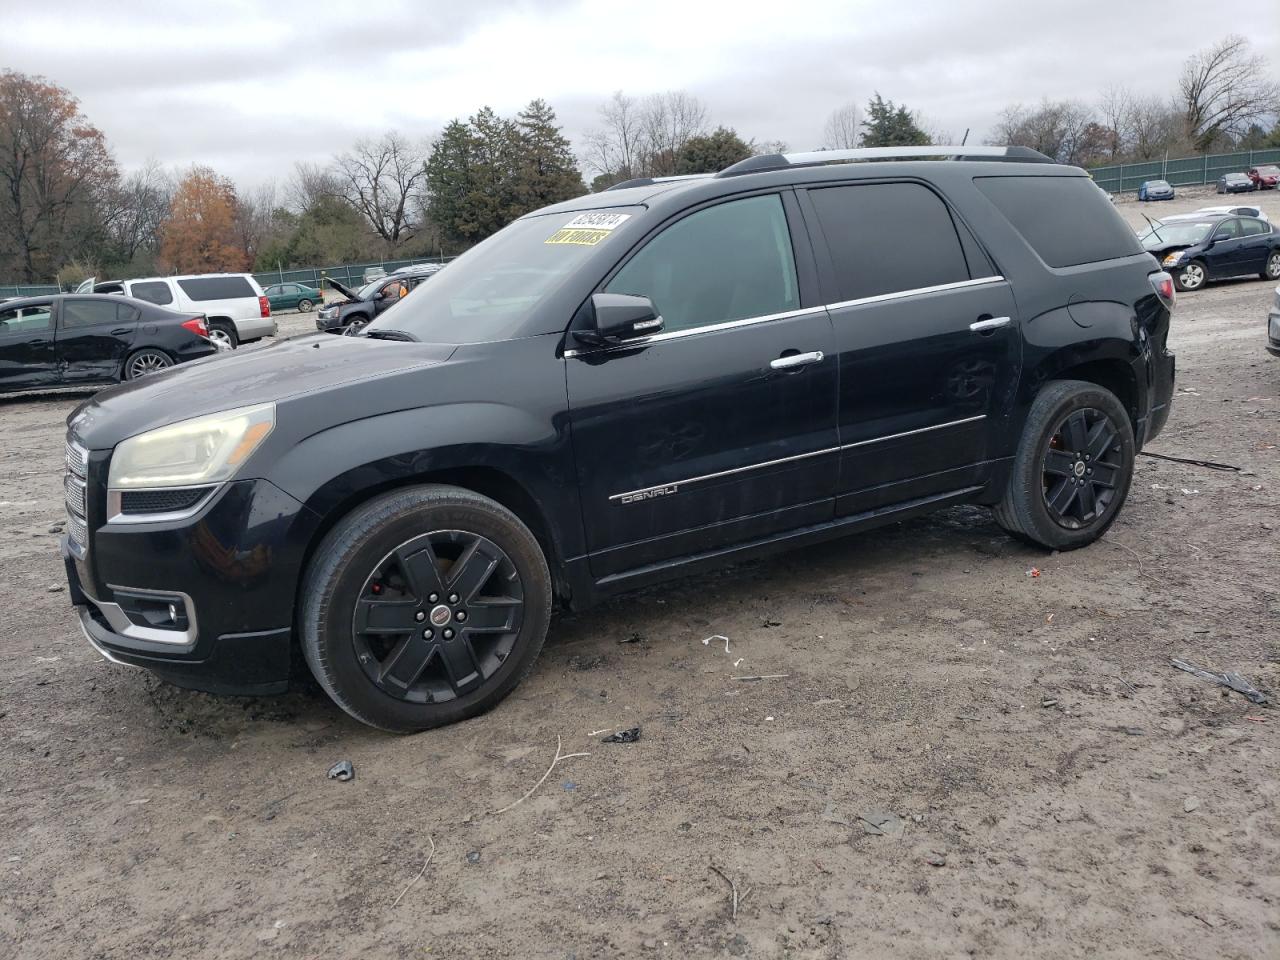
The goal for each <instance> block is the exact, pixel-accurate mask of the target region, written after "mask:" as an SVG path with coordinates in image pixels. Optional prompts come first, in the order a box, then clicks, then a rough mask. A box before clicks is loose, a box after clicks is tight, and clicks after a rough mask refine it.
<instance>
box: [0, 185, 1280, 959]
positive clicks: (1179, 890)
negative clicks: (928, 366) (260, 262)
mask: <svg viewBox="0 0 1280 960" xmlns="http://www.w3.org/2000/svg"><path fill="white" fill-rule="evenodd" d="M1190 203H1191V201H1190V200H1187V201H1180V203H1179V205H1180V206H1181V205H1186V204H1190ZM1273 205H1274V206H1276V207H1280V204H1273ZM1171 206H1172V205H1167V206H1166V207H1165V210H1168V209H1169V207H1171ZM1123 212H1124V213H1125V215H1126V217H1128V218H1130V219H1133V218H1134V217H1135V216H1136V213H1135V205H1129V204H1126V205H1124V207H1123ZM1273 216H1280V209H1277V210H1276V214H1273ZM1271 296H1272V293H1271V288H1270V286H1268V285H1266V284H1263V283H1261V282H1259V281H1256V280H1250V281H1239V282H1232V283H1227V284H1221V285H1217V286H1214V287H1211V288H1209V289H1207V290H1205V291H1203V292H1201V293H1198V294H1194V295H1184V296H1183V297H1182V298H1181V300H1180V303H1179V305H1178V308H1177V311H1176V317H1175V320H1174V329H1173V335H1172V338H1171V340H1172V346H1173V348H1174V349H1175V350H1176V352H1177V354H1178V361H1179V375H1178V392H1177V397H1176V407H1175V412H1174V415H1173V419H1172V421H1171V423H1170V425H1169V427H1168V429H1167V431H1166V432H1165V434H1164V435H1163V436H1161V437H1160V438H1159V439H1158V440H1157V441H1156V442H1155V443H1154V445H1153V446H1152V447H1151V449H1152V450H1154V451H1156V452H1162V453H1167V454H1172V455H1177V456H1185V457H1196V458H1208V459H1212V460H1216V461H1222V462H1225V463H1230V464H1236V465H1239V466H1240V467H1242V468H1243V470H1242V472H1239V473H1236V472H1218V471H1212V470H1206V469H1203V468H1199V467H1193V466H1184V465H1181V464H1176V463H1169V462H1165V461H1159V460H1154V459H1148V458H1141V460H1140V463H1139V467H1138V474H1137V479H1136V482H1135V484H1134V487H1133V492H1132V495H1131V497H1130V501H1129V503H1128V506H1127V507H1126V509H1125V511H1124V513H1123V515H1122V516H1121V518H1120V520H1119V522H1118V523H1117V524H1116V525H1115V527H1114V528H1113V530H1112V531H1111V532H1110V533H1109V534H1108V535H1107V537H1106V538H1105V539H1104V540H1103V541H1102V542H1100V543H1098V544H1096V545H1094V546H1093V547H1091V548H1088V549H1085V550H1081V551H1078V552H1075V553H1070V554H1062V555H1057V556H1053V555H1049V554H1046V553H1043V552H1039V551H1036V550H1033V549H1029V548H1027V547H1024V546H1020V545H1019V544H1017V543H1015V542H1013V541H1012V540H1010V539H1009V538H1007V537H1006V536H1005V535H1004V534H1003V533H1002V532H1001V531H1000V530H999V529H998V528H997V527H996V526H995V524H994V523H993V522H992V520H991V519H990V517H989V516H988V515H987V513H986V512H984V511H982V510H978V509H968V508H964V509H953V510H950V511H947V512H945V513H942V514H938V515H936V516H933V517H931V518H927V519H922V520H916V521H913V522H910V523H905V524H901V525H899V526H895V527H891V528H888V529H885V530H881V531H879V532H875V533H871V534H868V535H865V536H862V537H857V538H853V539H849V540H845V541H842V542H837V543H832V544H828V545H826V546H822V547H820V548H815V549H810V550H806V551H803V552H799V553H793V554H788V555H785V556H781V557H778V558H776V559H772V560H769V561H765V562H758V563H751V564H747V565H744V566H739V567H737V568H734V569H731V570H726V571H724V572H721V573H718V574H715V575H710V576H703V577H699V578H697V579H693V580H688V581H685V582H681V583H677V584H675V585H672V586H668V587H664V588H661V589H655V590H650V591H648V592H645V593H642V594H639V595H635V596H631V597H628V598H625V599H621V600H618V601H616V602H614V603H612V604H610V605H608V606H606V607H604V608H602V609H598V610H594V611H591V612H589V613H585V614H580V615H577V616H565V617H561V618H559V619H558V620H557V621H556V622H555V623H554V625H553V628H552V633H551V637H550V639H549V641H548V644H547V647H546V649H545V652H544V653H543V656H542V660H541V662H540V664H539V667H538V668H537V669H536V671H535V672H534V674H533V676H532V677H531V678H530V679H529V680H528V681H527V682H526V683H525V684H524V685H523V686H522V687H521V688H520V689H519V690H518V691H517V692H516V693H515V695H513V696H512V697H511V698H510V699H509V700H507V701H506V702H505V703H503V704H502V705H501V706H500V707H499V708H498V709H496V710H495V711H493V712H492V713H490V714H488V715H487V716H484V717H482V718H480V719H477V720H474V721H471V722H469V723H465V724H462V725H459V726H455V727H452V728H449V729H444V730H439V731H435V732H431V733H427V734H423V735H420V736H416V737H406V738H396V737H390V736H386V735H383V734H379V733H376V732H373V731H370V730H367V729H364V728H362V727H360V726H359V725H357V724H356V723H355V722H354V721H352V720H350V719H348V718H347V717H346V715H345V714H343V713H342V712H340V711H339V710H337V709H336V708H335V707H333V706H332V705H331V704H330V703H329V702H328V701H327V700H326V699H325V698H324V697H323V695H322V694H321V693H320V692H319V691H318V689H317V688H315V687H314V686H313V685H310V684H305V683H303V684H299V685H298V686H297V688H296V689H295V690H294V691H293V692H291V693H289V694H287V695H284V696H281V697H275V698H269V699H257V700H253V699H233V698H217V697H212V696H207V695H202V694H197V693H191V692H187V691H184V690H179V689H176V688H174V687H170V686H168V685H166V684H164V683H161V682H160V681H158V680H156V679H154V678H152V677H150V676H149V675H148V674H146V673H142V672H138V671H134V670H130V669H126V668H122V667H117V666H113V665H111V664H108V663H104V662H103V661H102V660H101V659H100V658H99V657H98V656H97V655H96V654H95V653H94V652H93V651H92V650H91V649H90V648H89V647H88V645H87V644H86V643H85V642H84V640H83V639H82V638H81V636H80V633H79V630H78V629H77V628H76V626H75V621H74V619H73V616H72V613H71V610H70V609H69V607H68V602H67V593H66V591H65V589H60V584H61V583H62V570H61V565H60V563H59V560H58V557H57V550H56V546H57V544H56V541H57V537H56V535H55V534H54V533H51V532H49V527H50V526H51V525H52V524H54V523H55V521H57V520H58V519H59V518H60V517H61V516H62V507H61V501H60V493H61V486H60V473H61V469H62V435H63V425H62V424H63V418H64V417H65V416H66V414H67V413H68V411H69V410H70V409H71V408H72V407H73V405H74V404H75V403H76V402H77V400H78V399H79V398H77V397H74V396H70V397H69V396H56V397H50V396H46V397H36V398H22V399H8V400H3V401H0V430H2V436H3V438H4V444H3V448H2V452H0V479H2V480H3V486H4V489H3V500H0V562H2V563H3V564H4V567H5V575H4V577H3V584H2V585H0V610H2V611H3V613H2V614H0V616H2V617H3V623H4V629H3V634H2V636H3V644H2V647H0V664H2V667H3V669H2V671H0V743H3V745H4V754H3V755H4V763H3V765H2V766H0V956H7V957H8V956H16V957H22V958H35V957H53V958H129V960H137V958H152V957H181V958H214V957H218V958H222V957H249V956H253V957H277V956H278V957H290V958H294V957H297V958H308V957H327V958H345V957H357V956H358V957H384V956H385V957H404V958H410V957H412V958H423V957H447V958H452V957H462V958H471V957H475V958H490V957H521V958H542V957H547V958H568V957H576V958H587V957H617V956H628V957H630V956H669V957H680V958H684V957H719V956H725V955H728V956H735V957H737V956H742V957H804V958H809V957H824V958H835V957H872V956H894V957H898V958H902V957H963V956H968V955H973V956H980V957H992V956H998V957H1017V958H1024V957H1029V956H1037V957H1096V956H1104V955H1105V956H1108V957H1133V958H1138V957H1141V958H1153V957H1159V958H1164V957H1178V958H1188V960H1192V958H1194V960H1204V958H1211V957H1212V958H1217V957H1240V958H1245V957H1248V958H1256V957H1263V956H1273V957H1274V956H1278V955H1280V869H1278V865H1280V816H1278V815H1277V799H1278V797H1280V753H1278V752H1277V748H1278V746H1280V714H1277V712H1276V711H1275V710H1273V709H1267V708H1264V707H1258V706H1254V705H1252V704H1250V703H1249V702H1247V701H1246V700H1245V699H1244V698H1243V697H1241V696H1240V695H1238V694H1235V693H1229V692H1224V691H1223V690H1222V689H1221V688H1219V687H1216V686H1214V685H1212V684H1209V683H1206V682H1205V681H1203V680H1200V679H1196V678H1195V677H1192V676H1190V675H1188V674H1185V673H1181V672H1179V671H1176V670H1174V669H1172V668H1171V667H1170V665H1169V659H1170V658H1171V657H1183V658H1186V659H1188V660H1192V661H1195V662H1197V663H1200V664H1204V665H1209V666H1212V667H1215V668H1219V669H1229V670H1236V671H1239V672H1240V673H1242V674H1244V675H1245V676H1246V677H1249V678H1250V679H1252V680H1253V681H1254V682H1255V683H1256V684H1258V685H1259V686H1260V687H1263V688H1269V689H1270V690H1271V691H1272V693H1273V696H1275V695H1277V694H1280V628H1278V624H1280V549H1278V546H1277V544H1278V543H1280V533H1278V528H1280V508H1278V504H1280V452H1278V451H1277V444H1280V360H1276V359H1273V358H1271V357H1269V356H1268V355H1267V354H1266V353H1265V352H1264V350H1263V347H1262V342H1263V318H1264V316H1265V313H1266V308H1267V303H1268V301H1269V299H1270V297H1271ZM308 323H310V318H306V317H298V318H294V319H291V320H289V321H288V322H287V323H286V325H285V326H286V328H287V329H291V328H296V329H297V330H298V331H301V330H305V329H306V327H307V324H308ZM1032 568H1037V569H1038V570H1039V571H1040V572H1039V576H1032V575H1030V574H1029V571H1031V570H1032ZM713 634H719V635H722V636H725V637H728V638H729V641H728V650H727V652H726V644H725V642H724V641H723V640H720V639H715V640H712V641H711V642H710V643H706V644H704V643H703V639H704V638H707V637H709V636H711V635H713ZM773 674H781V675H783V676H780V677H777V678H775V679H767V680H760V681H755V682H749V681H748V682H743V681H737V680H734V679H732V678H733V677H735V676H742V675H773ZM636 725H639V726H640V727H641V728H642V731H643V732H642V736H641V739H640V741H639V742H638V743H633V744H624V745H617V744H602V743H601V742H600V738H601V736H603V735H604V734H605V733H608V732H609V731H610V730H613V729H618V728H627V727H632V726H636ZM558 740H559V741H560V742H562V743H563V750H564V752H565V753H587V754H588V756H583V757H576V758H573V759H570V760H566V761H564V762H562V763H560V764H559V765H557V766H556V768H555V769H554V770H553V771H552V772H551V775H550V776H549V777H547V779H546V781H545V782H544V783H543V784H542V786H541V787H540V788H539V789H538V790H536V791H535V792H534V793H533V795H532V796H530V797H529V798H528V799H527V800H525V801H524V802H522V803H520V804H518V805H517V806H515V807H513V808H511V809H510V810H508V811H506V812H504V813H495V812H494V811H495V810H498V809H500V808H502V807H506V806H508V805H509V804H511V803H512V802H513V801H514V800H516V799H517V798H519V797H521V795H522V794H524V793H525V792H526V791H527V790H529V788H530V787H532V786H533V785H534V784H535V783H536V782H537V781H538V779H539V778H540V777H542V776H543V774H544V772H545V771H546V770H547V768H548V764H549V763H550V762H551V759H552V757H553V755H554V754H555V752H556V746H557V741H558ZM341 759H350V760H351V761H352V762H353V763H354V764H355V768H356V772H357V775H356V779H355V780H354V781H352V782H349V783H340V782H337V781H331V780H327V779H326V778H325V772H326V770H327V769H328V768H329V766H330V765H331V764H333V763H334V762H335V761H337V760H341ZM872 822H874V823H878V824H881V828H880V829H879V830H878V831H877V830H876V829H875V828H871V827H869V823H872ZM432 843H434V851H435V852H434V855H433V856H432V857H431V860H430V862H429V863H426V861H427V858H428V854H429V852H430V851H431V849H432ZM424 863H426V866H425V870H424ZM713 865H714V866H715V867H717V868H719V870H721V871H723V874H724V877H727V878H729V879H728V880H726V879H725V878H724V877H722V876H721V875H719V874H717V873H716V872H714V871H713V870H712V866H713ZM415 877H417V878H418V879H417V880H416V882H413V881H414V880H415ZM731 882H732V883H734V884H736V886H737V893H738V896H737V901H738V903H737V916H736V918H735V917H734V916H733V907H732V902H733V895H732V888H731ZM406 887H408V889H407V892H406Z"/></svg>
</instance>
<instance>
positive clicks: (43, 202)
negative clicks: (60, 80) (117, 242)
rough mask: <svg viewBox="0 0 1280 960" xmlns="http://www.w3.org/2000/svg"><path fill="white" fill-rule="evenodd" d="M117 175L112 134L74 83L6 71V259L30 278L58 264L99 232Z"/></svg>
mask: <svg viewBox="0 0 1280 960" xmlns="http://www.w3.org/2000/svg"><path fill="white" fill-rule="evenodd" d="M117 179H118V172H117V170H116V165H115V161H114V160H113V159H112V157H111V152H110V151H109V150H108V149H107V143H106V139H105V138H104V137H103V135H102V133H101V131H99V130H98V128H97V127H95V126H93V124H91V123H90V122H89V121H88V120H87V119H86V118H85V116H84V115H83V114H82V113H81V112H80V105H79V101H77V100H76V98H75V97H73V96H72V95H71V93H70V91H68V90H66V89H64V88H62V87H59V86H57V85H56V84H53V83H50V82H49V81H47V80H45V79H44V78H43V77H32V76H28V75H26V74H23V73H16V72H14V71H12V70H5V71H4V72H3V73H0V265H3V268H4V270H3V272H4V273H5V274H9V273H10V271H15V272H17V273H18V274H20V275H21V277H22V278H23V279H24V280H28V281H30V280H34V279H35V278H37V277H40V276H47V275H49V274H52V273H53V272H54V271H56V270H57V269H58V268H59V267H60V266H62V264H63V263H65V262H66V261H67V260H68V259H70V258H72V257H75V256H79V255H81V254H83V253H84V249H83V248H84V247H86V246H87V245H88V244H90V243H92V242H93V240H94V238H95V236H96V235H98V234H99V233H101V229H100V227H101V216H100V214H99V207H100V206H101V202H102V198H103V197H104V195H105V194H106V193H107V192H108V191H110V190H111V189H113V187H114V184H115V183H116V181H117Z"/></svg>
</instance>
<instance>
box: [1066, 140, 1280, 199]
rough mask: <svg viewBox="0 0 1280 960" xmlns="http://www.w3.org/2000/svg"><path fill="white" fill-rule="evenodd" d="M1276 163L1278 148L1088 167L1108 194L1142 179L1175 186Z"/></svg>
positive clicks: (1130, 187)
mask: <svg viewBox="0 0 1280 960" xmlns="http://www.w3.org/2000/svg"><path fill="white" fill-rule="evenodd" d="M1267 163H1280V149H1275V150H1242V151H1240V152H1239V153H1207V154H1203V155H1201V156H1198V157H1176V158H1170V157H1165V158H1164V159H1163V160H1150V161H1145V162H1143V163H1120V164H1116V165H1114V166H1110V167H1090V168H1089V173H1091V174H1092V175H1093V180H1094V182H1095V183H1096V184H1097V185H1098V186H1100V187H1101V188H1102V189H1103V190H1106V191H1107V192H1108V193H1125V192H1127V191H1130V190H1132V191H1134V192H1135V193H1136V192H1137V190H1138V187H1140V186H1142V183H1143V181H1145V180H1168V181H1169V183H1170V184H1172V185H1173V186H1175V187H1194V186H1198V185H1200V184H1204V183H1213V182H1214V181H1216V180H1217V179H1218V178H1219V177H1220V176H1222V175H1223V174H1224V173H1243V172H1244V171H1246V170H1248V169H1250V168H1251V167H1257V166H1261V165H1263V164H1267Z"/></svg>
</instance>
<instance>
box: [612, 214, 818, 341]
mask: <svg viewBox="0 0 1280 960" xmlns="http://www.w3.org/2000/svg"><path fill="white" fill-rule="evenodd" d="M605 291H606V292H607V293H626V294H631V295H633V296H641V297H648V298H649V299H650V300H652V301H653V305H654V306H655V307H656V308H657V310H658V313H659V314H660V315H661V316H662V319H663V321H664V326H663V329H664V330H666V331H669V332H673V331H677V330H692V329H695V328H697V327H706V326H712V325H714V324H717V323H726V322H728V321H730V320H744V319H748V318H750V317H764V316H768V315H770V314H774V313H785V312H787V311H790V310H797V309H799V307H800V293H799V290H798V287H797V283H796V263H795V256H794V254H793V253H792V249H791V234H790V232H789V231H788V229H787V217H786V214H785V213H784V212H783V209H782V198H781V197H779V196H778V195H777V194H769V195H767V196H762V197H748V198H746V199H743V200H731V201H729V202H727V203H722V204H719V205H717V206H714V207H708V208H706V209H705V210H699V211H697V212H696V213H691V214H689V215H688V216H687V217H683V218H682V219H680V220H677V221H676V222H675V223H673V224H672V225H671V226H669V227H667V228H666V229H665V230H663V231H662V232H661V233H659V234H658V235H657V236H656V237H654V238H653V239H652V240H650V241H649V242H648V243H647V244H646V245H645V246H644V247H642V248H641V249H640V252H639V253H637V254H636V255H635V256H634V257H632V258H631V259H630V260H629V261H628V262H627V263H626V265H625V266H623V268H622V269H621V270H619V271H618V273H617V274H616V275H615V276H614V278H613V279H612V280H610V281H609V283H608V284H607V285H606V286H605Z"/></svg>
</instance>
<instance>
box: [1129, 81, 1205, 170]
mask: <svg viewBox="0 0 1280 960" xmlns="http://www.w3.org/2000/svg"><path fill="white" fill-rule="evenodd" d="M1184 132H1185V131H1184V127H1183V121H1182V116H1181V115H1180V113H1179V111H1178V110H1177V108H1176V107H1175V106H1174V105H1173V104H1171V103H1169V102H1167V101H1165V100H1161V99H1160V98H1159V97H1157V96H1149V97H1135V98H1134V99H1133V101H1132V102H1131V103H1130V105H1129V119H1128V123H1127V132H1126V136H1127V138H1128V142H1129V148H1128V150H1126V151H1125V152H1126V155H1127V156H1129V157H1131V158H1132V159H1134V160H1152V159H1154V158H1156V157H1159V156H1161V155H1163V154H1165V153H1167V152H1169V151H1171V150H1176V149H1178V148H1179V147H1181V146H1185V147H1186V148H1187V149H1191V145H1190V144H1186V143H1184V140H1185V137H1184Z"/></svg>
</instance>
